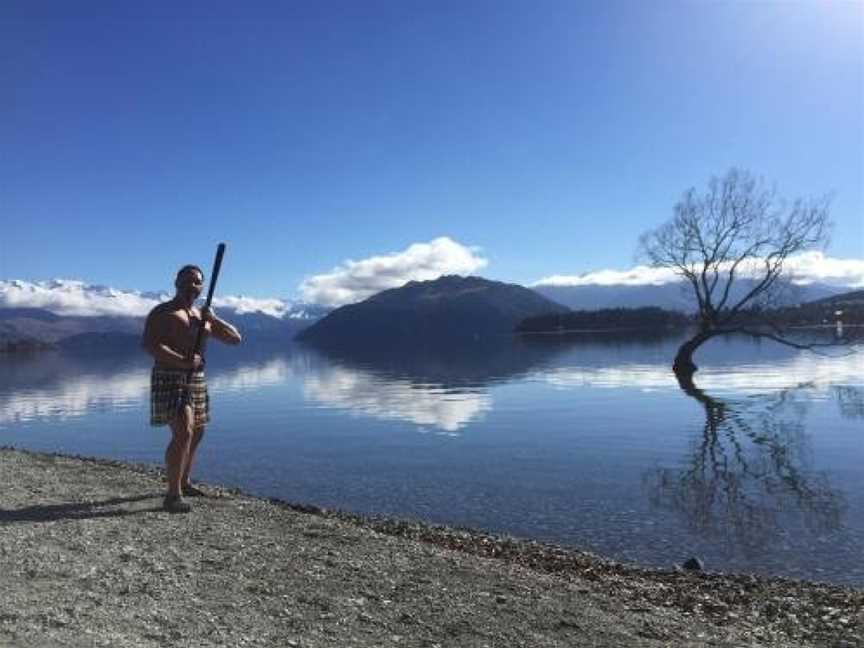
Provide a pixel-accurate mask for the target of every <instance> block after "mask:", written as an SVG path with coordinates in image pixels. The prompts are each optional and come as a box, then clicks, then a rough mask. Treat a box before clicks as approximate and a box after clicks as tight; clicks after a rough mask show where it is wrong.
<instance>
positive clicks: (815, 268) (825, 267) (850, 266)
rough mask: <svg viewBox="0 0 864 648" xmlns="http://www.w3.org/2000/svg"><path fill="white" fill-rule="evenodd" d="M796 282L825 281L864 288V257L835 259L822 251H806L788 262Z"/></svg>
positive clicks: (787, 265)
mask: <svg viewBox="0 0 864 648" xmlns="http://www.w3.org/2000/svg"><path fill="white" fill-rule="evenodd" d="M786 267H787V268H788V269H789V270H790V271H791V273H792V276H793V277H794V280H795V283H801V284H804V283H813V282H823V283H829V284H836V285H840V286H848V287H850V288H864V259H834V258H832V257H826V256H825V255H824V254H823V253H822V252H818V251H817V252H804V253H803V254H799V255H797V256H794V257H791V258H790V259H789V260H788V261H787V262H786Z"/></svg>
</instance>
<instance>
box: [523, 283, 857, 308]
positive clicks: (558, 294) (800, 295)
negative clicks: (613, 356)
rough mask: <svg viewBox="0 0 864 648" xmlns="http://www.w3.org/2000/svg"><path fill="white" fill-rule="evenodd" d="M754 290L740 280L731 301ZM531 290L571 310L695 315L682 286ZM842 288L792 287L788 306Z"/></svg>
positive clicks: (690, 296)
mask: <svg viewBox="0 0 864 648" xmlns="http://www.w3.org/2000/svg"><path fill="white" fill-rule="evenodd" d="M752 286H753V283H752V282H749V281H746V280H739V281H738V282H736V283H735V285H734V286H733V290H732V295H731V299H733V300H734V299H735V297H739V298H740V297H742V296H744V294H746V291H748V290H749V289H750V288H751V287H752ZM533 290H534V291H536V292H538V293H540V294H541V295H543V296H545V297H548V298H549V299H551V300H553V301H556V302H558V303H559V304H563V305H564V306H568V307H570V308H572V309H573V310H583V311H592V310H599V309H604V308H642V307H645V306H656V307H658V308H663V309H666V310H675V311H680V312H683V313H691V312H695V311H696V300H695V298H694V297H693V292H692V290H691V289H690V288H689V287H688V286H687V285H685V284H683V283H666V284H660V285H656V286H654V285H639V286H628V285H610V286H598V285H590V286H544V285H539V286H534V287H533ZM844 290H846V289H845V288H838V287H836V286H829V285H826V284H815V283H814V284H808V285H806V286H791V287H790V289H789V291H788V294H787V296H786V302H787V303H788V304H789V305H795V304H800V303H803V302H808V301H813V300H815V299H821V298H826V297H830V296H832V295H836V294H837V293H840V292H843V291H844Z"/></svg>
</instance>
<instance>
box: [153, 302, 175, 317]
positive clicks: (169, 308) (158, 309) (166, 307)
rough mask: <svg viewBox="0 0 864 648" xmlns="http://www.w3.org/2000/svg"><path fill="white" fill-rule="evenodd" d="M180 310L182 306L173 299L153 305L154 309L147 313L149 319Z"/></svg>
mask: <svg viewBox="0 0 864 648" xmlns="http://www.w3.org/2000/svg"><path fill="white" fill-rule="evenodd" d="M179 310H180V308H179V307H178V306H177V304H175V303H174V302H173V301H167V302H162V303H161V304H158V305H156V306H154V307H153V310H151V311H150V312H149V313H148V314H147V319H154V318H157V317H162V316H164V315H172V314H173V313H176V312H177V311H179Z"/></svg>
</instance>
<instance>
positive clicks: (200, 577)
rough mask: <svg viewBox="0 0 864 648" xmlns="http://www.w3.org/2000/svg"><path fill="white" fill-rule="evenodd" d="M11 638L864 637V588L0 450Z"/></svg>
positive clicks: (0, 604)
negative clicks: (182, 484)
mask: <svg viewBox="0 0 864 648" xmlns="http://www.w3.org/2000/svg"><path fill="white" fill-rule="evenodd" d="M0 486H2V493H3V496H2V504H0V582H2V590H0V591H2V595H0V646H7V645H8V646H16V647H17V646H22V647H25V648H26V647H31V646H32V647H36V646H39V647H42V646H169V645H170V646H196V647H197V646H304V647H317V646H340V647H347V646H426V647H430V648H431V647H433V646H440V647H443V646H453V647H456V646H459V647H463V646H478V647H479V646H490V647H491V646H508V647H509V646H562V647H563V646H596V647H605V646H610V647H611V646H742V645H744V646H832V647H835V648H849V647H854V646H862V647H864V591H862V590H859V589H854V588H845V587H839V586H834V585H827V584H820V583H810V582H804V581H795V580H788V579H780V578H760V577H754V576H750V575H734V574H711V573H702V572H689V571H676V570H658V569H646V568H641V567H637V566H631V565H624V564H620V563H616V562H613V561H609V560H605V559H602V558H600V557H598V556H595V555H592V554H589V553H585V552H580V551H576V550H572V549H565V548H561V547H556V546H552V545H545V544H540V543H535V542H526V541H521V540H516V539H513V538H507V537H500V536H494V535H490V534H486V533H483V532H480V531H475V530H467V529H453V528H449V527H442V526H431V525H427V524H423V523H422V522H412V521H403V520H393V519H385V518H368V517H361V516H357V515H352V514H349V513H344V512H339V511H329V510H324V509H320V508H316V507H312V506H305V505H296V504H290V503H286V502H281V501H275V500H264V499H259V498H255V497H251V496H248V495H245V494H243V493H240V492H237V491H233V490H226V489H223V488H220V487H215V486H213V487H209V488H207V490H208V492H209V493H210V495H211V497H208V498H206V499H196V500H195V501H194V504H195V510H194V511H193V513H191V514H190V515H169V514H167V513H164V512H163V511H161V509H160V504H161V497H162V491H163V488H164V486H163V476H162V473H161V472H160V470H159V469H157V468H154V467H151V466H136V465H129V464H125V463H121V462H116V461H109V460H100V459H91V458H81V457H70V456H62V455H51V454H42V453H34V452H27V451H21V450H15V449H12V448H3V449H0Z"/></svg>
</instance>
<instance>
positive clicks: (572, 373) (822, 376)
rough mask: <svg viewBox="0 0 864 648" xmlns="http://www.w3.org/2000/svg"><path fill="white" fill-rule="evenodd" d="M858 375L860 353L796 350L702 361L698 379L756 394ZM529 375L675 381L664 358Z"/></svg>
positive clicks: (713, 387) (561, 379)
mask: <svg viewBox="0 0 864 648" xmlns="http://www.w3.org/2000/svg"><path fill="white" fill-rule="evenodd" d="M862 375H864V353H855V354H851V355H844V356H838V357H826V356H817V355H813V354H809V353H807V352H800V353H799V354H797V355H796V356H794V357H792V358H788V359H785V360H782V361H777V360H772V361H771V362H764V363H754V362H751V363H750V364H740V365H732V366H725V367H721V368H711V367H706V368H704V369H700V371H699V373H698V379H699V384H700V385H702V386H703V388H704V389H707V390H709V391H711V392H712V393H715V394H719V393H727V392H728V393H735V394H736V395H741V394H752V395H759V394H764V393H765V392H770V391H773V390H784V389H790V388H794V387H799V386H805V385H806V386H807V387H809V388H811V389H814V390H819V391H824V392H825V393H826V394H827V393H828V392H830V391H832V390H835V389H836V387H835V386H836V385H837V384H843V383H855V382H859V381H860V380H861V376H862ZM534 379H535V380H542V381H546V382H548V383H550V384H552V385H554V386H556V387H559V388H577V387H607V388H614V389H620V388H622V387H623V388H635V389H641V390H644V391H655V390H668V389H677V387H678V382H677V380H676V379H675V374H674V373H673V372H672V371H671V369H670V367H669V365H668V364H635V363H634V364H621V365H617V366H578V365H577V366H561V367H555V368H551V369H548V370H545V371H542V372H538V373H537V374H536V375H535V376H534Z"/></svg>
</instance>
